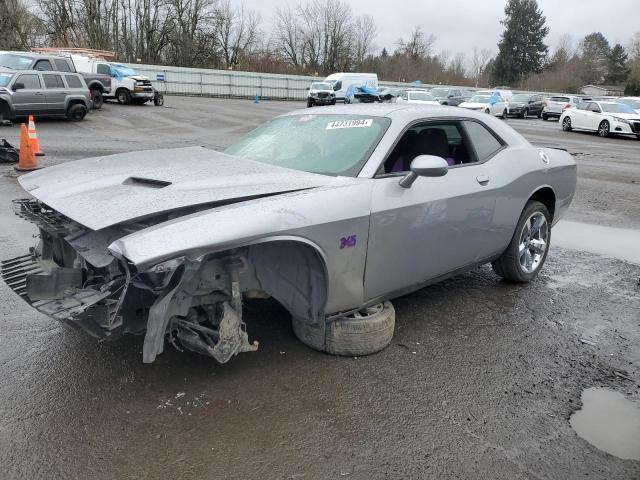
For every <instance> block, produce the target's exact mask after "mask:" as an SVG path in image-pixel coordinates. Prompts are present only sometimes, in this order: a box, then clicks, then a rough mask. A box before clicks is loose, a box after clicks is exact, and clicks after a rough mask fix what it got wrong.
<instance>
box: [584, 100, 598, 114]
mask: <svg viewBox="0 0 640 480" xmlns="http://www.w3.org/2000/svg"><path fill="white" fill-rule="evenodd" d="M587 110H589V111H590V112H597V113H600V107H599V106H598V104H597V103H595V102H591V103H589V105H587Z"/></svg>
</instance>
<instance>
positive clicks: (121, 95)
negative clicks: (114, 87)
mask: <svg viewBox="0 0 640 480" xmlns="http://www.w3.org/2000/svg"><path fill="white" fill-rule="evenodd" d="M116 100H117V101H118V103H119V104H121V105H129V104H130V103H131V94H130V93H129V91H128V90H127V89H126V88H121V89H120V90H118V91H117V92H116Z"/></svg>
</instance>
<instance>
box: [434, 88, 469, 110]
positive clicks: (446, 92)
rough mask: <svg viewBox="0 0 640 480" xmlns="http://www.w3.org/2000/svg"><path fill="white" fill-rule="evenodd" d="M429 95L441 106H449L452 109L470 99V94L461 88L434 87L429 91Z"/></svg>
mask: <svg viewBox="0 0 640 480" xmlns="http://www.w3.org/2000/svg"><path fill="white" fill-rule="evenodd" d="M429 93H430V94H431V95H433V96H434V97H436V100H438V101H439V102H440V104H441V105H450V106H452V107H457V106H458V105H460V104H461V103H462V102H466V101H467V100H469V99H470V98H471V94H470V93H469V92H468V91H466V90H463V89H461V88H442V87H436V88H432V89H431V90H429Z"/></svg>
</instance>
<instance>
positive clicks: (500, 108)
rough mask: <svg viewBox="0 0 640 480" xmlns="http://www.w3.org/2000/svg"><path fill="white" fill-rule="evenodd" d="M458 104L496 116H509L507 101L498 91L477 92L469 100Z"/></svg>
mask: <svg viewBox="0 0 640 480" xmlns="http://www.w3.org/2000/svg"><path fill="white" fill-rule="evenodd" d="M458 106H459V107H460V108H466V109H469V110H478V111H483V112H484V113H488V114H489V115H493V116H495V117H500V118H506V116H507V102H505V100H504V98H502V95H501V94H500V92H497V91H494V92H491V91H481V92H476V93H474V94H473V96H472V97H471V98H470V99H469V100H468V101H466V102H462V103H461V104H460V105H458Z"/></svg>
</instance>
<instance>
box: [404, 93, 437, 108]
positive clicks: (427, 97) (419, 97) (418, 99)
mask: <svg viewBox="0 0 640 480" xmlns="http://www.w3.org/2000/svg"><path fill="white" fill-rule="evenodd" d="M397 102H398V103H421V104H423V105H440V102H439V101H438V99H437V98H436V97H434V96H433V95H431V94H430V93H429V92H426V91H424V90H405V91H404V92H402V93H401V94H400V95H399V96H398V99H397Z"/></svg>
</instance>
